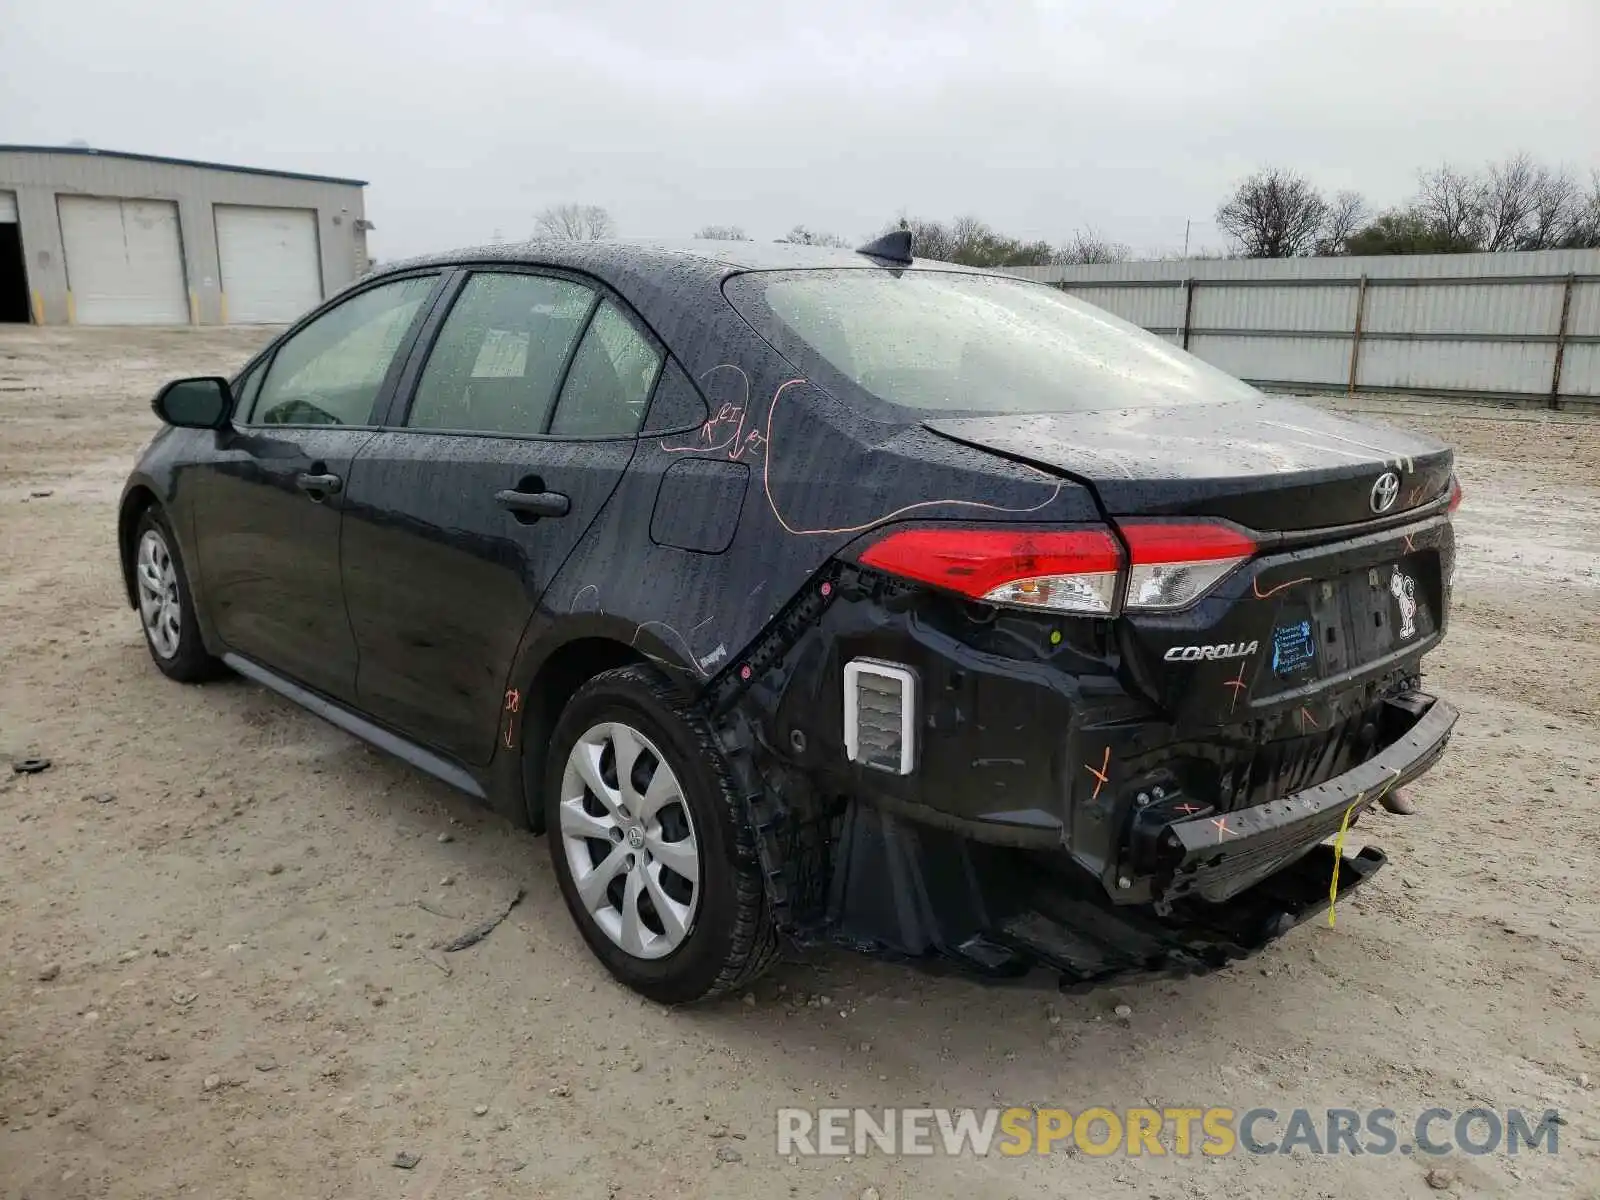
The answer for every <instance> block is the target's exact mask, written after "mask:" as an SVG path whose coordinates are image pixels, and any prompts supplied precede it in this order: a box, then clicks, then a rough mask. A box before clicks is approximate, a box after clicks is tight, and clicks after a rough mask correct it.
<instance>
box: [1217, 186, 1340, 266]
mask: <svg viewBox="0 0 1600 1200" xmlns="http://www.w3.org/2000/svg"><path fill="white" fill-rule="evenodd" d="M1327 212H1328V205H1327V202H1326V201H1324V200H1323V198H1322V197H1321V196H1320V195H1319V194H1318V192H1317V189H1316V188H1314V187H1313V186H1312V185H1311V182H1310V180H1308V179H1306V178H1305V177H1304V176H1302V175H1296V174H1295V173H1294V172H1292V171H1286V170H1284V169H1283V168H1281V167H1269V168H1267V169H1266V170H1263V171H1258V172H1257V173H1256V174H1254V175H1252V176H1250V178H1248V179H1246V180H1244V182H1242V183H1240V184H1239V186H1238V187H1237V188H1236V189H1235V190H1234V193H1233V195H1232V196H1231V197H1230V198H1229V199H1228V200H1226V201H1224V202H1223V204H1222V205H1221V206H1220V207H1219V208H1218V209H1217V224H1218V225H1219V226H1220V227H1221V228H1222V231H1223V232H1224V233H1226V234H1227V235H1228V236H1229V237H1231V238H1233V239H1234V241H1235V242H1237V243H1238V245H1239V247H1240V249H1241V250H1242V251H1243V252H1244V255H1245V257H1247V258H1293V257H1294V256H1296V255H1301V254H1310V253H1311V252H1312V251H1313V250H1314V249H1315V247H1316V240H1317V234H1318V233H1319V232H1320V231H1321V229H1322V226H1323V221H1324V219H1325V218H1326V216H1327Z"/></svg>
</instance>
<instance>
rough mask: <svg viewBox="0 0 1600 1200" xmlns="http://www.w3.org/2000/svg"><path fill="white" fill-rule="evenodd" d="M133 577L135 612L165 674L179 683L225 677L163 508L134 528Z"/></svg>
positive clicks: (149, 513)
mask: <svg viewBox="0 0 1600 1200" xmlns="http://www.w3.org/2000/svg"><path fill="white" fill-rule="evenodd" d="M133 575H134V581H133V582H134V595H135V601H134V609H135V611H136V612H138V614H139V625H140V627H141V628H142V629H143V630H144V641H145V645H146V646H147V647H149V650H150V657H151V658H152V659H154V660H155V664H156V666H157V668H159V669H160V671H161V673H162V674H163V675H165V676H166V677H167V678H168V679H176V680H178V681H179V682H180V683H199V682H201V681H202V680H206V679H215V678H216V677H217V676H218V675H220V674H222V673H223V667H222V663H221V662H220V661H218V660H217V659H215V658H213V657H212V656H211V655H210V654H209V653H207V651H206V647H205V643H204V641H202V640H201V637H200V622H199V621H198V619H196V617H195V613H194V596H193V593H191V592H190V591H189V577H188V574H187V573H186V572H185V571H184V568H183V559H182V557H181V556H180V554H179V551H178V539H177V538H176V537H174V536H173V534H172V526H171V525H170V524H169V523H168V521H167V517H166V514H165V513H164V512H162V511H161V509H159V508H155V507H151V508H149V509H146V510H145V513H144V515H143V516H141V517H140V518H139V524H138V526H137V528H135V530H134V534H133Z"/></svg>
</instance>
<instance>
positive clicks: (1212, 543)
mask: <svg viewBox="0 0 1600 1200" xmlns="http://www.w3.org/2000/svg"><path fill="white" fill-rule="evenodd" d="M1121 529H1122V536H1123V539H1124V540H1125V541H1126V542H1127V543H1128V552H1129V554H1130V555H1131V556H1132V558H1133V563H1132V565H1131V567H1130V568H1129V570H1128V595H1127V599H1126V601H1125V602H1124V607H1126V608H1130V609H1136V610H1139V611H1142V612H1170V611H1172V610H1173V609H1179V608H1185V607H1187V606H1188V605H1190V604H1192V603H1194V601H1196V600H1198V599H1199V598H1200V597H1201V596H1203V595H1205V594H1206V593H1207V592H1209V591H1210V590H1211V589H1212V588H1214V587H1216V586H1217V584H1218V583H1220V582H1221V581H1222V579H1223V578H1224V577H1225V576H1226V575H1227V574H1228V573H1229V572H1231V571H1232V570H1233V569H1234V568H1235V567H1237V566H1238V565H1239V564H1240V563H1242V562H1244V561H1245V560H1246V559H1248V558H1249V557H1250V556H1251V555H1252V554H1254V553H1255V552H1256V543H1255V541H1254V539H1252V538H1250V537H1249V536H1247V535H1246V534H1243V533H1240V532H1239V531H1238V530H1237V529H1234V528H1233V527H1232V526H1229V525H1215V524H1211V523H1210V522H1187V523H1168V522H1165V521H1123V522H1121Z"/></svg>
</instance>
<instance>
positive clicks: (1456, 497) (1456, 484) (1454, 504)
mask: <svg viewBox="0 0 1600 1200" xmlns="http://www.w3.org/2000/svg"><path fill="white" fill-rule="evenodd" d="M1461 500H1462V492H1461V480H1459V479H1457V478H1456V477H1455V476H1454V475H1452V476H1450V511H1451V512H1455V510H1456V509H1458V508H1460V507H1461Z"/></svg>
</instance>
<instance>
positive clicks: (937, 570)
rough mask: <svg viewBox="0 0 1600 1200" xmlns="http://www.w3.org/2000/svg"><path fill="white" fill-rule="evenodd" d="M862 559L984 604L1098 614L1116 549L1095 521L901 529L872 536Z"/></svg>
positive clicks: (1108, 601)
mask: <svg viewBox="0 0 1600 1200" xmlns="http://www.w3.org/2000/svg"><path fill="white" fill-rule="evenodd" d="M861 561H862V562H863V563H865V564H866V565H867V566H869V567H876V568H877V569H878V570H880V571H887V572H888V573H889V574H891V575H899V576H900V577H901V578H904V579H916V580H919V581H920V582H922V583H931V584H933V585H934V586H935V587H941V588H946V589H948V590H949V591H952V592H959V593H960V594H961V595H963V596H969V597H971V598H972V599H974V600H986V601H988V602H989V603H990V604H1006V605H1010V606H1012V607H1014V608H1032V609H1045V610H1048V611H1051V612H1073V613H1098V614H1100V615H1102V616H1103V615H1106V614H1109V613H1110V612H1111V610H1112V607H1113V605H1114V604H1115V602H1116V595H1117V574H1118V572H1119V571H1120V570H1121V569H1122V552H1121V550H1120V549H1119V548H1118V546H1117V543H1116V539H1114V538H1113V537H1112V536H1111V531H1110V530H1108V529H1106V528H1104V527H1103V526H1098V525H1096V526H1090V527H1088V528H1083V529H1059V530H1049V531H1045V532H1028V531H1018V530H1006V529H906V530H901V531H900V532H898V533H891V534H890V535H889V536H888V537H886V538H884V539H883V540H882V541H878V542H874V543H873V544H872V545H871V546H869V547H867V549H866V550H865V551H864V552H863V553H862V555H861Z"/></svg>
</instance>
